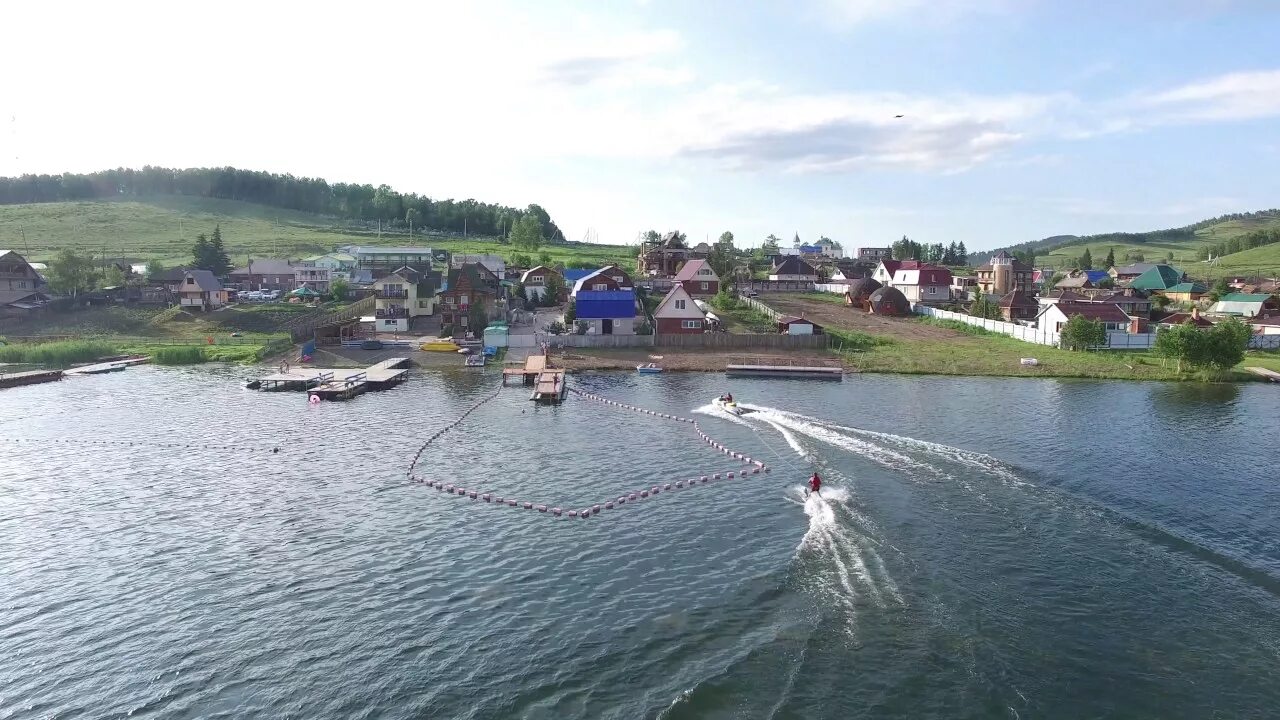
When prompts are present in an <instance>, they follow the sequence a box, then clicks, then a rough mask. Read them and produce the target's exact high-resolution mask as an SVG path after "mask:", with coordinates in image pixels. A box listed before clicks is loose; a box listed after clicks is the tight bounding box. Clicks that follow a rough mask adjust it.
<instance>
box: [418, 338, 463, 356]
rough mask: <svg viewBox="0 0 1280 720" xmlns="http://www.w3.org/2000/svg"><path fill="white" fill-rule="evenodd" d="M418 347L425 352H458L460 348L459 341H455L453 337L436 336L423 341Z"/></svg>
mask: <svg viewBox="0 0 1280 720" xmlns="http://www.w3.org/2000/svg"><path fill="white" fill-rule="evenodd" d="M418 349H419V350H422V351H423V352H451V353H456V352H458V350H459V349H460V348H459V347H458V343H456V342H454V341H453V338H436V339H435V340H429V341H427V342H424V343H422V344H421V345H419V346H418Z"/></svg>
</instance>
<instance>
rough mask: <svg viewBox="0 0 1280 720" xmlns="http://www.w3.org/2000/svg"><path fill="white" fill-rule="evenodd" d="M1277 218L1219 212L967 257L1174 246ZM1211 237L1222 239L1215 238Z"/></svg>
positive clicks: (1268, 213) (1277, 212) (1277, 214)
mask: <svg viewBox="0 0 1280 720" xmlns="http://www.w3.org/2000/svg"><path fill="white" fill-rule="evenodd" d="M1277 219H1280V209H1274V208H1273V209H1271V210H1258V211H1256V212H1246V213H1228V214H1226V215H1219V216H1218V217H1214V218H1209V219H1207V220H1201V221H1199V222H1195V223H1192V224H1190V225H1186V226H1184V227H1179V228H1169V229H1167V230H1151V231H1148V232H1136V233H1125V232H1116V233H1101V234H1098V235H1054V236H1053V237H1047V238H1044V239H1043V240H1031V241H1028V242H1025V243H1019V244H1017V245H1010V246H1007V247H999V248H994V249H993V250H990V251H989V252H984V253H971V254H970V257H971V258H973V259H975V260H977V261H979V262H985V261H986V258H988V257H990V256H991V255H994V254H995V253H998V252H1000V251H1001V250H1008V251H1009V252H1011V253H1012V252H1017V251H1023V252H1026V251H1032V252H1033V253H1034V254H1035V255H1037V256H1041V257H1043V256H1046V255H1051V254H1054V253H1055V252H1057V251H1059V250H1063V249H1066V248H1070V247H1073V246H1082V247H1083V246H1086V245H1116V246H1132V245H1138V246H1141V245H1160V246H1162V247H1167V246H1171V245H1172V246H1177V245H1184V244H1190V243H1194V242H1196V241H1201V240H1204V239H1206V238H1205V233H1204V232H1202V231H1205V230H1210V229H1213V228H1214V227H1215V226H1218V225H1223V224H1224V223H1234V224H1237V225H1239V226H1240V228H1241V232H1245V231H1247V229H1248V227H1249V225H1250V224H1252V223H1257V222H1267V221H1275V220H1277ZM1214 239H1222V238H1217V237H1215V238H1214Z"/></svg>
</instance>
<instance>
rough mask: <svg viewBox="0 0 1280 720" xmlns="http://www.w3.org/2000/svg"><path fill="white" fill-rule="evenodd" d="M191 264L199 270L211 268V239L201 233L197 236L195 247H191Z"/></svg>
mask: <svg viewBox="0 0 1280 720" xmlns="http://www.w3.org/2000/svg"><path fill="white" fill-rule="evenodd" d="M191 264H192V265H194V266H195V267H196V268H197V269H199V270H208V269H210V268H209V240H208V238H206V237H205V236H204V233H200V234H199V235H197V236H196V244H195V247H193V248H192V249H191Z"/></svg>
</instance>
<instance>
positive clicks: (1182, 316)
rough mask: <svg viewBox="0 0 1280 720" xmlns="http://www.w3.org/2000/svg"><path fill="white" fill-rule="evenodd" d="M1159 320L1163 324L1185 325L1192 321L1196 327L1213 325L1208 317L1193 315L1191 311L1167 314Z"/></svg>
mask: <svg viewBox="0 0 1280 720" xmlns="http://www.w3.org/2000/svg"><path fill="white" fill-rule="evenodd" d="M1158 322H1159V324H1161V325H1184V324H1186V323H1191V324H1192V325H1195V326H1196V327H1213V323H1212V322H1211V321H1210V320H1209V319H1208V318H1204V317H1201V316H1199V315H1196V316H1192V315H1191V313H1187V312H1178V313H1172V314H1170V315H1165V316H1164V317H1163V318H1160V320H1159V321H1158Z"/></svg>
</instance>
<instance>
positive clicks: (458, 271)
mask: <svg viewBox="0 0 1280 720" xmlns="http://www.w3.org/2000/svg"><path fill="white" fill-rule="evenodd" d="M464 277H465V278H466V279H468V280H470V281H471V289H472V290H489V291H491V292H496V291H497V283H496V282H494V277H493V273H491V272H489V271H488V269H487V268H485V267H484V266H483V265H480V264H479V263H467V264H465V265H463V266H462V267H457V268H454V269H452V270H450V271H449V289H450V290H453V289H455V288H457V287H458V283H459V281H460V280H461V279H462V278H464Z"/></svg>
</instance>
